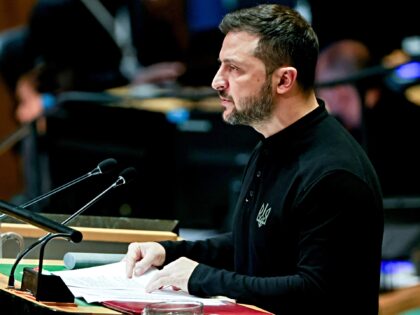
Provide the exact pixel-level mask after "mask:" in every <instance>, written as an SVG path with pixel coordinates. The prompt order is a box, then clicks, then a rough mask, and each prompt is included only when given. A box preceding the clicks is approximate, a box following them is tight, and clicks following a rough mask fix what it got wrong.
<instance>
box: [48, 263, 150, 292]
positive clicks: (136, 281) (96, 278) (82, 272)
mask: <svg viewBox="0 0 420 315" xmlns="http://www.w3.org/2000/svg"><path fill="white" fill-rule="evenodd" d="M156 272H157V269H156V268H151V269H150V270H148V271H147V272H146V273H145V274H144V275H142V276H140V277H132V278H131V279H129V278H127V276H126V273H125V263H124V262H117V263H112V264H107V265H102V266H97V267H90V268H82V269H73V270H63V271H56V272H54V274H55V275H58V276H60V277H61V279H63V281H64V283H65V284H66V285H67V286H73V287H79V288H98V289H102V288H107V289H122V290H130V289H138V288H143V289H144V288H145V287H146V284H147V283H148V282H149V280H150V278H151V277H152V275H153V274H154V273H156Z"/></svg>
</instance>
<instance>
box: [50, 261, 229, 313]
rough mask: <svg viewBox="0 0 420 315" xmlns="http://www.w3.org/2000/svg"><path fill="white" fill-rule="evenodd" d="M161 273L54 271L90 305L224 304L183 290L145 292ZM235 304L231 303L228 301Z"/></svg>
mask: <svg viewBox="0 0 420 315" xmlns="http://www.w3.org/2000/svg"><path fill="white" fill-rule="evenodd" d="M157 271H158V270H157V269H156V268H152V269H150V270H149V271H147V272H146V273H145V274H143V275H141V276H140V277H133V278H131V279H129V278H127V277H126V273H125V263H124V262H117V263H112V264H108V265H102V266H97V267H91V268H83V269H73V270H64V271H55V272H53V273H54V274H55V275H58V276H60V277H61V278H62V279H63V281H64V283H65V284H66V285H67V286H68V288H69V289H70V291H71V292H72V293H73V295H74V296H75V297H82V298H84V299H85V300H86V302H88V303H92V302H102V301H141V302H149V301H152V302H154V301H167V300H172V301H173V300H195V301H197V300H198V301H201V302H202V303H203V304H204V305H221V304H223V300H219V299H211V298H208V299H206V298H199V297H196V296H194V295H190V294H188V293H186V292H183V291H175V290H173V289H171V288H164V289H162V290H157V291H154V292H152V293H147V292H146V290H145V287H146V284H147V283H148V282H149V280H150V278H151V277H152V276H153V274H154V273H156V272H157ZM229 301H230V302H232V300H229Z"/></svg>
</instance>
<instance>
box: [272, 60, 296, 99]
mask: <svg viewBox="0 0 420 315" xmlns="http://www.w3.org/2000/svg"><path fill="white" fill-rule="evenodd" d="M296 78H297V70H296V68H294V67H280V68H278V69H277V70H275V71H274V73H273V80H274V84H275V87H276V92H277V93H279V94H284V93H286V92H288V91H289V90H290V89H291V88H292V87H293V86H294V84H295V82H296Z"/></svg>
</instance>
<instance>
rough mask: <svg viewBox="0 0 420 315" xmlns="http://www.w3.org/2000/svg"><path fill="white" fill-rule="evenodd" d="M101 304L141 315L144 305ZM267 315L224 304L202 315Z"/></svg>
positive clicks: (237, 305) (109, 302)
mask: <svg viewBox="0 0 420 315" xmlns="http://www.w3.org/2000/svg"><path fill="white" fill-rule="evenodd" d="M102 304H103V305H104V306H106V307H108V308H110V309H113V310H116V311H119V312H121V313H124V314H131V315H141V312H142V310H143V308H144V307H145V305H146V304H148V303H144V302H122V301H105V302H102ZM209 314H217V315H267V314H272V313H268V312H265V311H262V310H256V309H252V308H249V307H246V306H244V305H241V304H236V303H230V302H225V304H224V305H204V315H209Z"/></svg>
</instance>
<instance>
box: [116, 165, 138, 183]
mask: <svg viewBox="0 0 420 315" xmlns="http://www.w3.org/2000/svg"><path fill="white" fill-rule="evenodd" d="M136 175H137V171H136V169H135V168H134V167H128V168H126V169H125V170H123V171H122V172H121V173H120V175H119V176H118V178H122V179H124V184H128V183H129V182H131V181H132V180H133V179H134V178H135V177H136Z"/></svg>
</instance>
